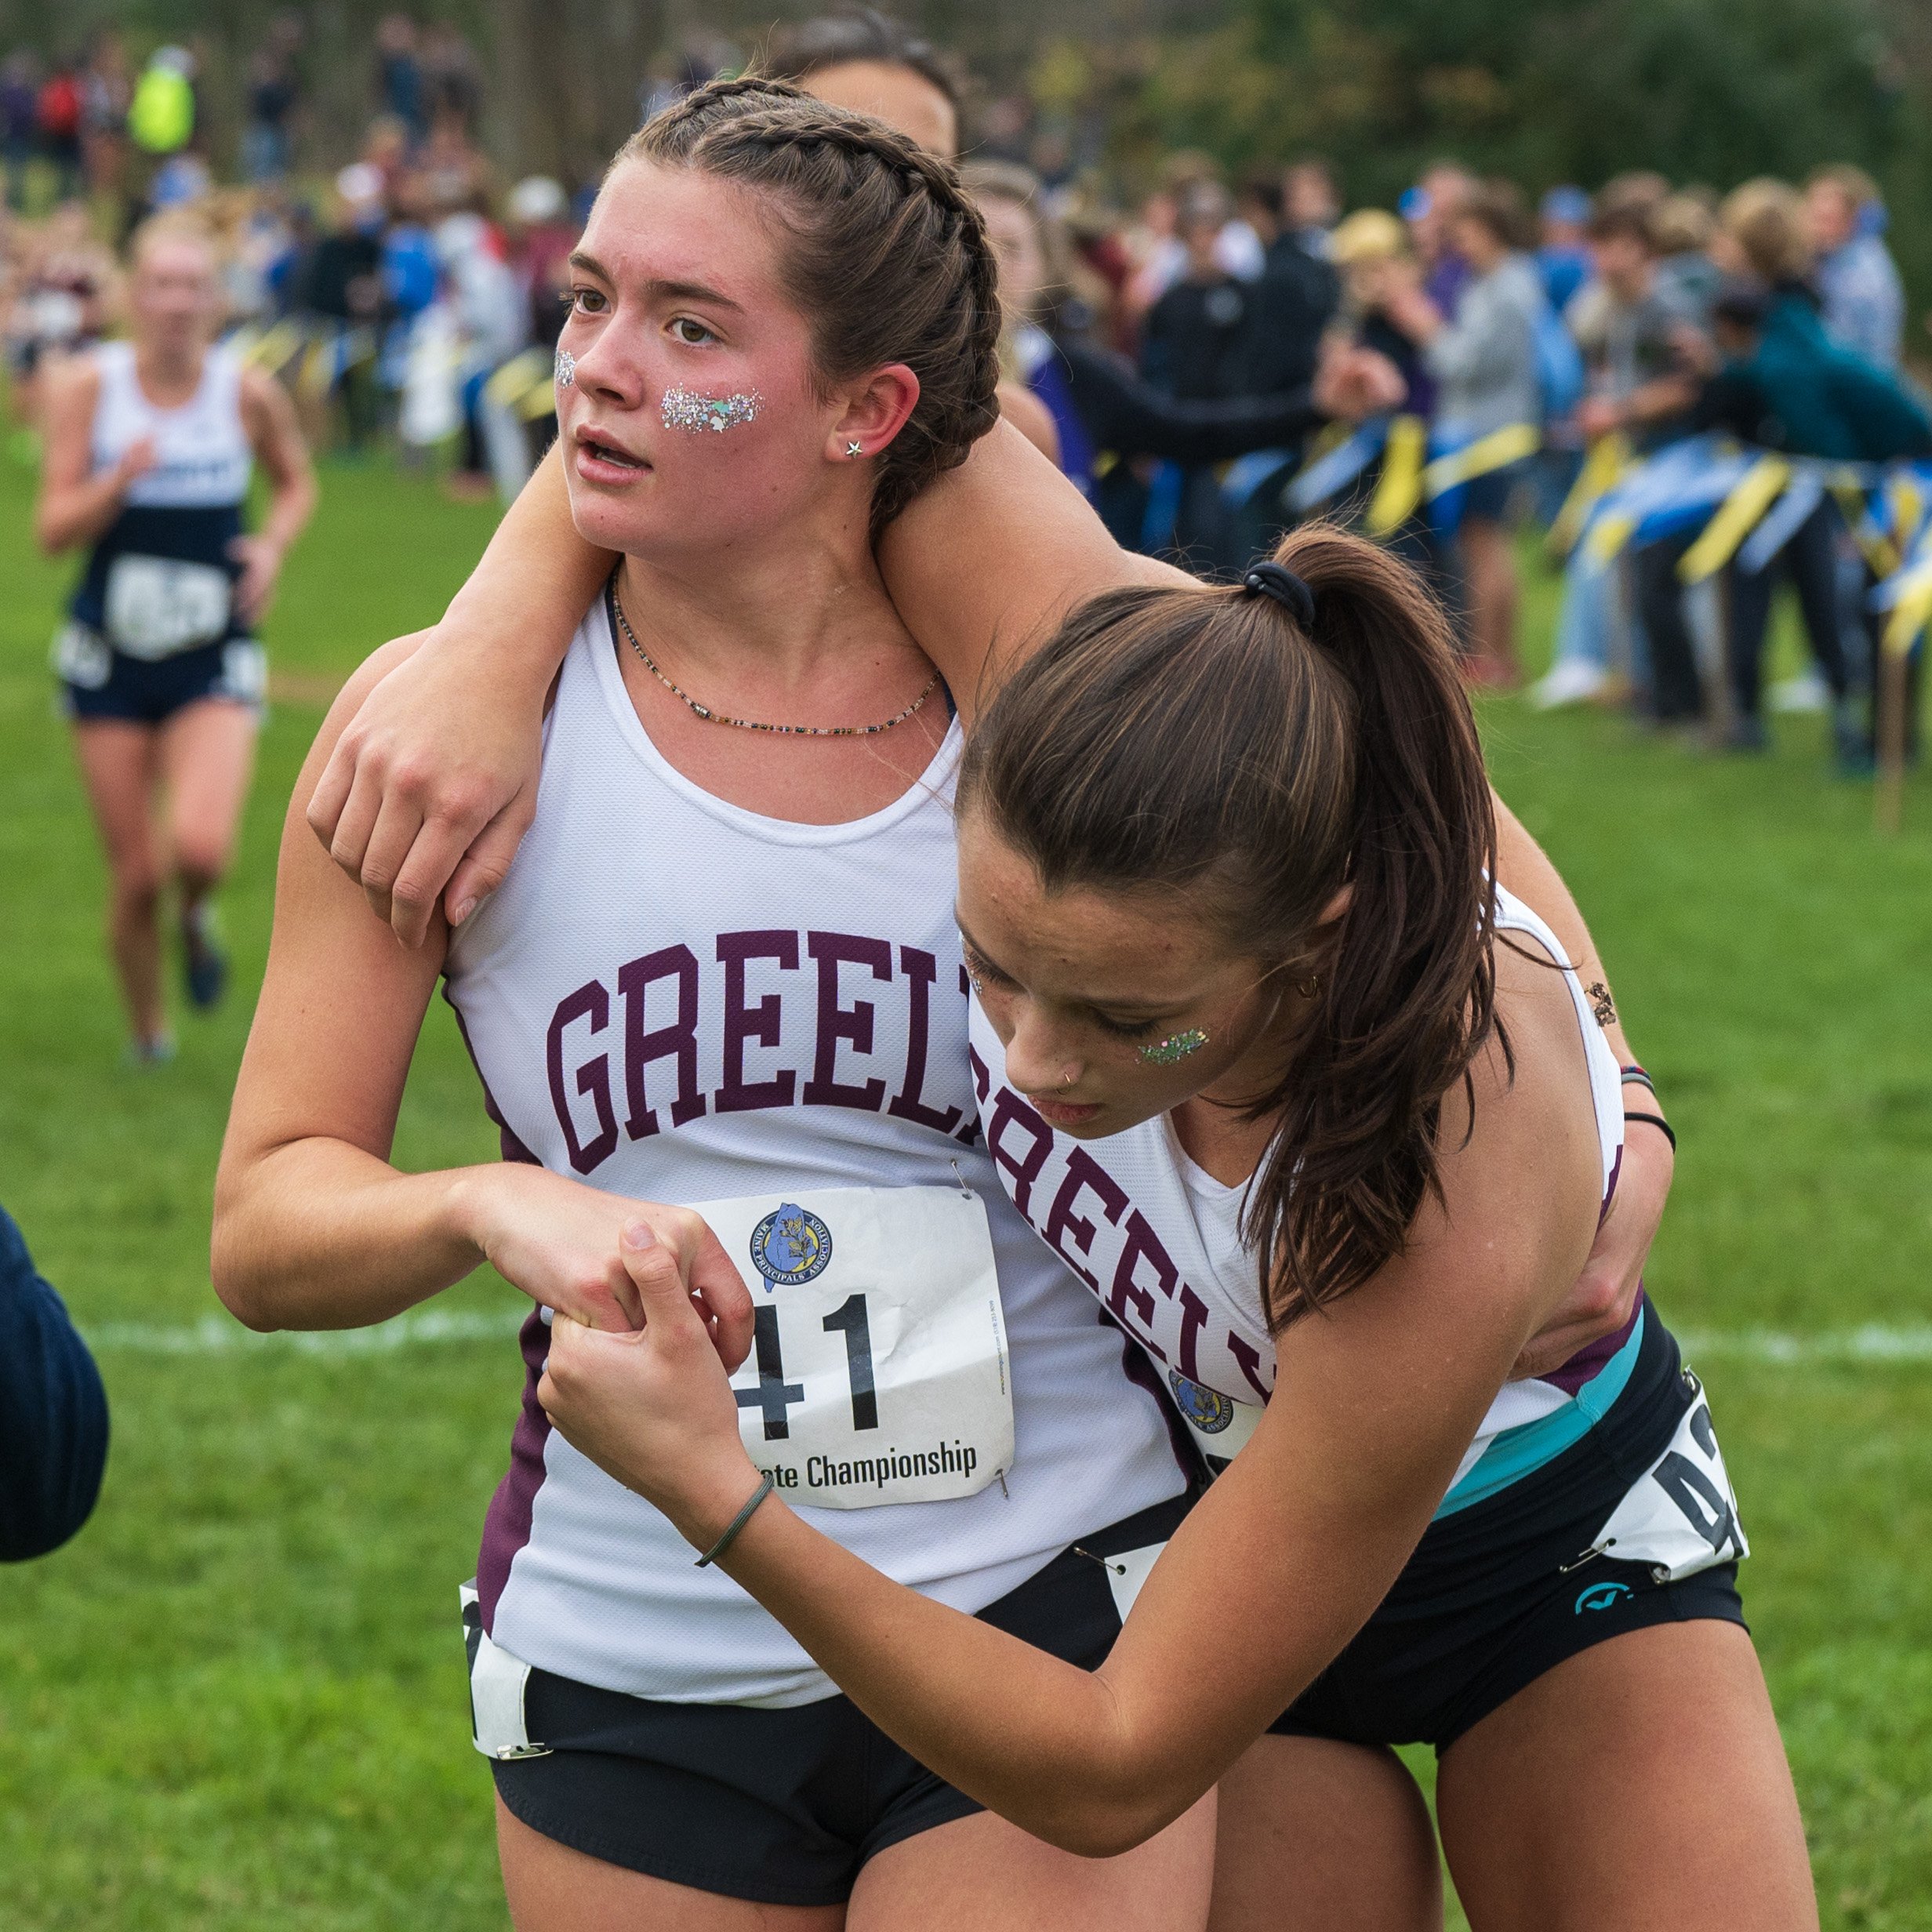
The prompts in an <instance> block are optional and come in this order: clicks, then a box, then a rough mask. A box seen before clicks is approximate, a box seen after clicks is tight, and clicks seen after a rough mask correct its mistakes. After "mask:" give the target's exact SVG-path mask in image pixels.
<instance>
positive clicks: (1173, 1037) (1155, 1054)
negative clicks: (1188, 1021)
mask: <svg viewBox="0 0 1932 1932" xmlns="http://www.w3.org/2000/svg"><path fill="white" fill-rule="evenodd" d="M1207 1044H1208V1036H1207V1035H1206V1034H1205V1033H1203V1032H1202V1031H1201V1030H1200V1028H1199V1027H1198V1026H1190V1027H1189V1029H1188V1030H1187V1031H1186V1033H1169V1034H1168V1037H1167V1038H1166V1039H1164V1040H1153V1041H1152V1042H1151V1043H1150V1044H1148V1045H1146V1046H1144V1047H1142V1048H1141V1050H1140V1057H1141V1058H1142V1059H1143V1060H1151V1061H1152V1062H1153V1063H1154V1065H1155V1066H1173V1064H1174V1063H1175V1061H1176V1060H1185V1059H1186V1058H1187V1056H1188V1055H1189V1054H1190V1053H1198V1052H1200V1050H1201V1048H1203V1047H1204V1046H1206V1045H1207Z"/></svg>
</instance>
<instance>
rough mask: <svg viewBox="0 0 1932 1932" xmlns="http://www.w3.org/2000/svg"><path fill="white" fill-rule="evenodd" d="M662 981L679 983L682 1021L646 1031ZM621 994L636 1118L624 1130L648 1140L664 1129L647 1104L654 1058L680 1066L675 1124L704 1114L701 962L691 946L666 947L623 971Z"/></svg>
mask: <svg viewBox="0 0 1932 1932" xmlns="http://www.w3.org/2000/svg"><path fill="white" fill-rule="evenodd" d="M660 979H674V980H676V981H677V1019H675V1020H674V1021H673V1022H671V1023H670V1025H669V1026H655V1027H652V1029H651V1030H649V1031H648V1032H646V1031H645V1024H644V1021H645V1000H646V997H647V995H648V993H649V990H650V989H651V987H652V986H653V985H655V983H656V982H658V981H659V980H660ZM617 990H618V991H619V993H621V994H622V995H623V1001H624V1097H625V1099H626V1101H627V1102H629V1104H630V1118H629V1119H628V1120H626V1121H625V1122H624V1131H625V1132H626V1134H628V1135H630V1138H631V1139H633V1140H643V1139H647V1138H648V1136H649V1135H652V1134H655V1132H657V1131H658V1124H657V1110H656V1109H655V1108H654V1107H652V1106H647V1105H646V1104H645V1095H644V1070H645V1068H646V1067H647V1066H649V1065H650V1063H651V1062H652V1061H653V1060H663V1059H674V1060H675V1061H676V1062H677V1098H676V1099H674V1100H673V1101H672V1102H671V1125H672V1126H673V1127H682V1126H683V1125H684V1124H685V1122H686V1121H687V1120H697V1119H699V1117H701V1116H702V1115H703V1112H704V1095H703V1094H702V1093H701V1092H699V1090H698V959H697V955H696V954H695V953H693V952H692V950H691V948H690V947H689V946H663V947H662V948H660V949H659V950H658V951H657V952H655V953H645V956H644V957H643V958H641V959H634V960H632V961H629V962H628V963H627V964H625V965H623V966H621V967H619V968H618V971H617Z"/></svg>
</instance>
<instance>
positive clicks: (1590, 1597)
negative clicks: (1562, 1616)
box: [1571, 1583, 1633, 1617]
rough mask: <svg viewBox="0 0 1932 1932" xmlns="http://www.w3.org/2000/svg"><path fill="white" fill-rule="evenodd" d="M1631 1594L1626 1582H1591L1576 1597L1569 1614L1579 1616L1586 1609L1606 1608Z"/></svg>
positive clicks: (1620, 1601)
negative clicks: (1573, 1606) (1575, 1603)
mask: <svg viewBox="0 0 1932 1932" xmlns="http://www.w3.org/2000/svg"><path fill="white" fill-rule="evenodd" d="M1632 1594H1633V1592H1632V1590H1631V1588H1630V1585H1629V1584H1627V1583H1592V1585H1590V1587H1589V1589H1587V1590H1585V1592H1583V1594H1582V1596H1579V1597H1578V1599H1577V1607H1576V1609H1575V1610H1574V1611H1573V1612H1572V1613H1571V1614H1573V1615H1574V1616H1578V1617H1580V1616H1582V1614H1583V1613H1584V1611H1586V1610H1608V1609H1609V1608H1611V1606H1612V1605H1613V1604H1616V1603H1622V1601H1623V1600H1624V1599H1625V1597H1626V1596H1631V1595H1632Z"/></svg>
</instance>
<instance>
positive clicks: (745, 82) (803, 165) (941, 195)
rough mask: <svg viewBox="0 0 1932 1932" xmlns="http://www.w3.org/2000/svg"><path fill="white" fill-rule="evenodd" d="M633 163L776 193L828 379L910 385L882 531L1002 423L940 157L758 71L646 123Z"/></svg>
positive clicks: (986, 305)
mask: <svg viewBox="0 0 1932 1932" xmlns="http://www.w3.org/2000/svg"><path fill="white" fill-rule="evenodd" d="M627 161H643V162H650V163H652V165H655V166H659V167H684V168H695V169H702V170H703V172H705V173H706V174H713V175H717V176H720V177H721V179H723V180H732V181H739V182H743V183H745V184H746V186H748V187H756V188H759V189H761V190H763V191H765V192H766V193H768V194H772V196H774V197H775V198H776V199H777V200H778V202H779V205H780V207H781V209H782V212H783V216H784V227H785V230H786V244H785V245H784V246H783V247H782V248H781V250H780V265H781V273H782V274H783V277H784V279H785V282H786V292H787V294H788V295H789V296H790V298H791V300H792V301H793V303H795V304H796V306H797V308H798V311H799V312H800V313H801V314H802V315H804V318H806V321H807V322H808V325H810V328H811V330H812V352H813V360H814V362H815V365H816V366H817V369H818V372H819V377H820V380H823V381H825V382H826V383H837V382H841V381H843V380H847V379H848V378H850V377H852V376H859V375H862V374H863V373H864V372H866V370H868V369H877V368H880V367H881V366H883V365H884V364H886V363H888V362H902V363H904V364H905V365H906V366H907V367H908V368H909V369H911V370H912V372H913V374H914V375H915V376H917V377H918V378H919V401H918V402H917V404H916V405H914V407H913V412H912V414H911V415H910V416H909V417H908V418H907V419H906V423H905V426H904V427H902V429H901V430H899V434H898V435H896V436H895V438H893V439H892V441H891V442H890V443H889V444H888V445H886V447H885V448H884V449H883V450H881V452H879V456H878V459H877V463H876V465H875V479H874V482H873V499H872V527H873V530H874V532H877V530H879V529H880V528H881V527H883V526H884V525H885V524H887V523H888V522H890V521H892V518H893V517H895V516H896V515H898V514H899V511H900V510H903V509H904V508H905V507H906V505H907V504H908V503H910V502H911V501H912V499H913V498H914V497H915V496H917V495H918V494H919V492H920V491H921V490H922V489H924V488H925V486H926V485H928V483H930V482H931V481H932V480H933V478H935V477H936V476H939V475H940V474H942V472H944V471H946V470H950V469H952V468H953V467H955V466H956V465H957V464H959V463H963V462H964V460H965V459H966V454H967V452H968V450H970V449H971V447H972V445H974V443H975V442H976V441H978V440H979V438H981V437H982V436H983V435H985V434H986V431H987V430H990V429H991V428H992V427H993V423H995V422H996V421H997V419H998V417H999V404H998V402H997V400H996V398H995V394H994V392H995V390H996V389H997V386H998V383H999V363H998V355H997V351H998V343H999V336H1000V303H999V288H998V271H997V266H996V263H995V260H994V257H993V250H992V248H991V246H990V244H989V243H988V241H987V240H986V228H985V227H984V224H983V223H982V222H981V220H980V218H979V210H978V209H976V208H975V206H974V205H973V203H972V202H971V199H970V198H968V195H967V194H966V193H965V191H964V189H962V188H961V186H960V183H959V177H958V176H957V175H956V174H955V173H954V172H953V169H951V167H950V165H948V164H947V163H946V162H943V161H941V160H940V159H939V158H937V157H936V156H935V155H933V154H928V153H927V152H926V151H925V150H924V148H922V147H920V146H918V144H917V143H915V142H913V141H911V140H907V139H906V136H904V135H902V134H900V133H896V132H895V131H894V130H893V129H891V128H888V127H886V126H885V125H883V124H882V123H881V122H877V121H873V120H869V119H867V118H866V117H865V116H864V115H862V114H848V113H847V112H846V111H844V109H843V108H839V107H830V106H828V105H827V104H826V103H825V102H823V101H821V100H814V99H813V98H812V96H810V95H809V94H807V93H804V90H803V89H800V88H797V87H795V86H793V85H792V84H791V83H790V82H787V81H779V80H772V79H770V78H765V77H763V76H760V75H756V74H746V75H743V76H741V77H739V78H736V79H733V80H721V81H714V82H711V83H710V85H708V86H705V87H701V88H699V89H696V90H695V92H694V93H690V94H688V95H686V96H685V98H684V99H683V100H681V101H680V102H678V103H677V104H676V105H675V106H674V107H668V108H666V110H665V111H663V113H662V114H656V115H654V116H653V117H652V118H651V119H650V120H649V121H647V122H645V125H643V126H642V127H641V128H640V129H638V130H637V133H635V134H634V135H633V136H631V137H630V140H628V141H626V143H624V145H623V147H622V148H621V149H620V150H619V152H618V154H617V158H616V161H615V162H612V166H613V167H616V166H618V165H621V164H622V163H623V162H627Z"/></svg>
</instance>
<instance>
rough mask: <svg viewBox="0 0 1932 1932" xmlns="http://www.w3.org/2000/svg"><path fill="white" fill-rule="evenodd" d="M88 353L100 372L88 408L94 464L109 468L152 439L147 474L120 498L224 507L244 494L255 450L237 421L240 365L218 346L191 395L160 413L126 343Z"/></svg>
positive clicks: (159, 506) (166, 506)
mask: <svg viewBox="0 0 1932 1932" xmlns="http://www.w3.org/2000/svg"><path fill="white" fill-rule="evenodd" d="M88 353H89V354H90V355H91V356H92V357H93V359H94V366H95V368H96V369H98V370H99V371H100V395H99V397H98V398H97V399H96V402H95V405H94V429H93V466H94V469H95V471H96V474H98V473H99V472H100V471H101V470H110V469H112V468H113V467H114V465H115V464H116V463H118V462H119V461H120V460H121V459H122V456H125V454H126V453H127V450H128V446H129V445H130V444H131V443H133V442H134V441H136V440H137V439H138V438H141V437H143V436H151V437H152V438H154V450H155V458H156V460H155V463H154V467H153V468H152V469H151V470H147V471H145V472H144V473H143V474H141V475H140V476H138V477H136V478H135V479H134V481H133V482H132V483H131V484H130V485H129V486H128V490H127V494H126V496H125V498H124V499H123V500H124V501H125V503H128V504H129V505H132V506H134V507H138V508H142V509H154V510H202V509H212V508H216V507H228V506H230V505H233V504H236V503H240V502H241V499H243V498H244V497H245V496H247V494H248V489H249V470H250V469H251V467H252V465H253V462H254V453H253V452H252V449H251V448H250V447H249V438H248V431H247V430H246V428H245V427H244V426H243V423H242V421H241V358H239V357H238V356H237V355H236V354H234V352H233V351H232V350H230V349H227V348H225V347H221V346H220V345H219V344H217V345H216V347H213V348H211V349H210V350H209V351H208V354H207V355H206V357H205V358H204V359H203V361H202V380H201V382H200V384H199V385H198V387H197V388H196V390H195V391H194V394H193V395H192V396H191V397H190V398H188V400H187V401H186V402H184V403H183V404H182V405H181V406H180V408H179V409H157V408H156V407H155V406H154V404H153V403H151V402H150V401H148V399H147V396H146V395H145V394H143V392H142V389H141V385H140V380H139V379H138V378H137V377H136V374H135V372H134V345H133V343H131V342H104V343H97V344H96V346H95V347H93V349H91V350H89V351H88Z"/></svg>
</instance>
